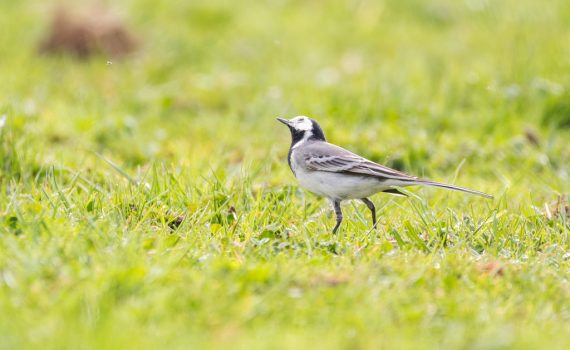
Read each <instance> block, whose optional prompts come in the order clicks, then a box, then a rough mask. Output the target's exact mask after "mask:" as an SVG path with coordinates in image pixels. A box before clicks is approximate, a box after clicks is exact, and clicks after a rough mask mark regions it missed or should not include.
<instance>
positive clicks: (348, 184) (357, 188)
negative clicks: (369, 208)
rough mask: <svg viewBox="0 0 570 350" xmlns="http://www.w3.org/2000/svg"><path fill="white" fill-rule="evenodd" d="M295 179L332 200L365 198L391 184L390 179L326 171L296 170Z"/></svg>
mask: <svg viewBox="0 0 570 350" xmlns="http://www.w3.org/2000/svg"><path fill="white" fill-rule="evenodd" d="M296 177H297V180H299V183H300V184H301V186H302V187H304V188H306V189H307V190H309V191H311V192H313V193H315V194H317V195H320V196H323V197H327V198H330V199H333V200H345V199H358V198H366V197H369V196H371V195H373V194H375V193H378V192H380V191H384V190H387V189H390V188H393V186H397V185H401V184H400V183H398V184H396V183H395V182H392V181H386V182H382V181H379V180H378V179H375V178H372V177H367V176H352V175H344V174H339V173H333V172H326V171H311V172H305V171H298V172H297V174H296Z"/></svg>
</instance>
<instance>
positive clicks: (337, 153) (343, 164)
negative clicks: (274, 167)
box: [303, 142, 421, 182]
mask: <svg viewBox="0 0 570 350" xmlns="http://www.w3.org/2000/svg"><path fill="white" fill-rule="evenodd" d="M303 160H304V162H305V166H306V168H307V170H313V171H329V172H335V173H352V174H355V175H356V174H358V175H368V176H374V177H378V178H381V179H389V180H397V181H404V182H417V181H421V180H420V179H419V178H418V177H415V176H410V175H407V174H404V173H402V172H399V171H397V170H394V169H390V168H388V167H385V166H382V165H380V164H377V163H374V162H373V161H370V160H368V159H366V158H363V157H361V156H359V155H356V154H354V153H352V152H349V151H347V150H345V149H344V148H341V147H338V146H335V145H333V144H330V143H326V142H316V143H313V144H309V145H307V146H305V147H304V150H303Z"/></svg>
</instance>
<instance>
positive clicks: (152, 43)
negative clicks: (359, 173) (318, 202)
mask: <svg viewBox="0 0 570 350" xmlns="http://www.w3.org/2000/svg"><path fill="white" fill-rule="evenodd" d="M1 6H2V11H0V23H1V25H2V28H4V33H3V35H1V36H0V55H1V61H2V63H1V65H0V76H2V84H1V85H0V95H1V96H2V100H1V101H0V114H2V115H4V116H6V123H7V125H9V126H10V128H11V130H13V133H14V134H15V135H17V137H16V138H17V139H18V141H19V142H22V143H25V145H26V147H24V149H22V151H25V152H29V153H30V155H29V158H27V159H28V161H29V162H30V163H31V164H34V165H35V166H38V167H40V166H42V165H43V164H45V163H58V164H66V165H68V166H71V167H74V168H77V167H79V168H82V167H87V166H89V165H93V164H94V163H93V162H94V161H95V162H97V160H93V157H92V156H90V154H92V153H93V152H98V153H100V154H103V155H105V156H108V157H109V158H110V159H113V160H114V161H115V162H117V163H118V164H121V166H125V167H127V168H129V167H131V168H132V167H136V166H140V165H144V164H147V163H149V162H151V161H153V160H160V161H164V162H167V163H177V164H184V165H192V167H193V168H195V169H199V171H198V170H197V173H200V172H203V170H204V169H207V168H216V167H219V166H220V165H223V166H224V167H227V166H231V165H236V164H237V165H238V166H241V165H242V164H243V162H244V161H245V162H249V163H248V164H251V163H256V162H265V164H270V163H271V162H272V161H275V160H276V159H279V160H280V161H283V160H284V155H285V154H286V151H287V150H286V148H287V145H288V143H289V137H288V132H287V130H284V129H283V128H282V127H280V125H278V124H277V123H276V122H275V117H276V116H285V117H293V116H295V115H300V114H302V115H308V116H311V117H313V118H315V119H316V120H318V121H319V122H320V123H321V124H322V126H323V127H324V129H325V132H326V134H327V136H328V138H329V139H331V140H333V142H335V143H339V144H343V145H345V146H346V147H348V148H351V149H352V150H354V151H356V152H360V153H362V154H364V155H365V156H368V157H370V158H372V159H374V160H376V161H380V162H384V163H386V164H388V165H391V166H394V167H396V168H399V169H405V170H408V171H413V172H416V173H419V174H425V175H431V174H430V171H428V170H427V169H426V168H425V167H429V168H434V169H438V171H442V172H444V173H445V172H447V173H449V172H450V171H453V170H454V169H455V168H456V167H457V166H458V164H459V163H460V162H461V161H462V160H463V159H467V160H468V161H469V162H468V164H474V166H475V167H476V168H477V169H476V170H475V169H471V170H470V171H473V172H475V173H477V176H478V177H485V176H486V177H487V179H490V178H492V179H493V181H496V178H497V176H499V177H501V176H505V175H504V174H503V175H498V174H496V172H498V171H499V172H507V173H508V175H506V176H507V177H509V178H510V177H511V176H513V175H515V176H516V173H517V171H516V168H515V169H511V168H510V167H511V166H513V165H515V164H520V163H518V162H519V161H520V162H523V163H530V164H529V165H530V166H532V167H534V168H537V169H538V170H539V171H540V169H542V167H544V166H549V167H550V166H554V169H555V172H556V173H557V174H558V176H560V177H561V179H567V178H568V168H567V167H565V165H566V164H568V160H569V159H568V157H569V152H568V147H567V141H568V135H569V133H568V128H570V105H569V103H570V102H569V101H570V98H569V96H570V94H569V92H568V86H569V84H570V82H569V81H570V76H569V74H568V72H569V71H570V41H569V40H568V38H569V32H570V30H569V23H570V6H569V5H568V2H567V1H563V0H560V1H549V2H548V3H544V2H541V1H530V0H524V1H509V0H505V1H488V0H465V1H451V0H450V1H446V0H441V1H419V0H418V1H416V0H407V1H390V0H386V1H363V0H361V1H356V0H355V1H326V2H322V1H285V0H273V1H241V2H239V3H237V2H230V1H219V0H213V1H154V0H153V1H146V0H124V1H82V2H80V3H77V2H73V1H45V2H37V1H6V0H4V1H2V2H1ZM527 146H528V147H527ZM78 156H80V157H78ZM512 158H515V159H512ZM513 160H514V161H516V162H517V163H513V162H512V161H513ZM497 167H498V168H497ZM549 169H550V168H549ZM493 173H494V174H493ZM526 175H528V174H526ZM535 180H536V179H533V181H535ZM505 181H506V182H510V181H517V180H516V179H509V180H505ZM538 181H539V182H540V177H539V180H538ZM552 181H553V179H552V178H549V179H548V181H547V183H542V184H540V183H537V184H536V185H540V186H549V184H552ZM503 185H504V184H503ZM553 185H554V186H556V183H554V184H553ZM501 187H502V186H501V185H498V186H495V188H493V189H495V190H498V189H499V188H501Z"/></svg>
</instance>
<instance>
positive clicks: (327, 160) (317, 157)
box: [277, 116, 493, 234]
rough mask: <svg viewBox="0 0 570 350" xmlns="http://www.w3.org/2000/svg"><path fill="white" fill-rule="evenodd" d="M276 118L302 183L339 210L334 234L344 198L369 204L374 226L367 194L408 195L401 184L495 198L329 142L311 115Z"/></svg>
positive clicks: (373, 211)
mask: <svg viewBox="0 0 570 350" xmlns="http://www.w3.org/2000/svg"><path fill="white" fill-rule="evenodd" d="M277 120H278V121H280V122H281V123H283V124H285V125H286V126H287V127H289V130H290V132H291V146H290V147H289V153H288V155H287V162H288V163H289V167H290V168H291V171H292V172H293V175H295V177H296V178H297V180H298V181H299V184H300V185H301V186H302V187H304V188H305V189H307V190H309V191H310V192H313V193H314V194H316V195H318V196H321V197H325V198H327V199H329V200H330V202H331V203H332V206H333V208H334V211H335V214H336V225H335V226H334V228H333V230H332V232H333V234H335V233H336V232H337V230H338V229H339V227H340V225H341V223H342V220H343V214H342V209H341V202H342V201H345V200H351V199H357V200H360V201H362V202H363V203H364V204H366V206H367V207H368V209H370V212H371V214H372V224H373V226H372V227H375V226H376V207H375V206H374V203H373V202H372V201H371V200H370V199H369V198H368V197H370V196H372V195H373V194H376V193H378V192H385V193H389V194H393V195H402V196H406V194H404V193H402V192H401V191H399V190H398V188H401V187H406V186H412V185H420V186H432V187H440V188H445V189H449V190H455V191H461V192H466V193H470V194H474V195H478V196H482V197H485V198H488V199H493V196H492V195H490V194H487V193H484V192H480V191H476V190H472V189H469V188H465V187H459V186H454V185H448V184H445V183H440V182H435V181H431V180H428V179H422V178H419V177H417V176H412V175H408V174H406V173H403V172H401V171H398V170H394V169H391V168H388V167H386V166H383V165H380V164H377V163H375V162H373V161H371V160H369V159H366V158H364V157H362V156H359V155H357V154H355V153H352V152H350V151H348V150H346V149H344V148H342V147H339V146H337V145H334V144H332V143H329V142H327V140H326V138H325V134H324V132H323V129H322V128H321V127H320V125H319V124H318V123H317V122H316V121H315V120H313V119H311V118H309V117H306V116H297V117H295V118H292V119H285V118H281V117H279V118H277Z"/></svg>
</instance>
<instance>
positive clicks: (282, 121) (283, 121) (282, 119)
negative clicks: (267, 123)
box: [277, 118, 289, 126]
mask: <svg viewBox="0 0 570 350" xmlns="http://www.w3.org/2000/svg"><path fill="white" fill-rule="evenodd" d="M277 120H279V121H280V122H281V123H283V124H285V125H287V126H289V121H288V120H287V119H285V118H277Z"/></svg>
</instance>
